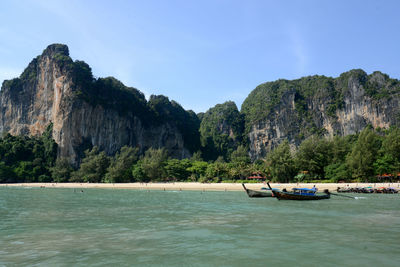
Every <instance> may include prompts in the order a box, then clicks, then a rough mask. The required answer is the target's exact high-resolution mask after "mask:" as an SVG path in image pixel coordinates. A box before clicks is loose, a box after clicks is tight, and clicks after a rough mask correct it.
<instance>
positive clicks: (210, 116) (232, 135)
mask: <svg viewBox="0 0 400 267" xmlns="http://www.w3.org/2000/svg"><path fill="white" fill-rule="evenodd" d="M243 124H244V123H243V117H242V116H241V114H240V113H239V110H238V109H237V106H236V104H235V103H234V102H232V101H227V102H225V103H223V104H218V105H216V106H215V107H213V108H210V109H209V110H208V111H207V112H206V113H204V114H203V115H202V120H201V123H200V130H199V131H200V141H201V146H202V154H203V156H204V157H205V159H207V160H208V159H214V160H215V159H216V158H217V157H218V156H222V157H224V158H225V159H226V160H229V156H230V154H231V153H232V152H233V151H234V150H236V148H237V147H238V145H240V144H241V142H242V137H243Z"/></svg>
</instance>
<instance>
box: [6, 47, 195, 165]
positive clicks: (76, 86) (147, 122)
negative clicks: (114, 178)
mask: <svg viewBox="0 0 400 267" xmlns="http://www.w3.org/2000/svg"><path fill="white" fill-rule="evenodd" d="M164 98H165V97H164ZM165 99H166V100H165V101H166V102H168V103H169V104H171V102H169V100H168V98H165ZM119 100H121V101H119ZM172 104H173V105H172V106H173V111H176V112H178V113H179V114H180V117H179V118H174V116H173V115H169V116H162V115H163V114H161V115H160V114H159V113H156V112H154V110H152V109H151V107H149V105H148V103H147V102H146V100H145V98H144V96H143V94H142V93H140V92H139V91H138V90H136V89H134V88H128V87H125V86H124V85H122V84H121V83H120V82H118V81H116V80H115V79H113V78H106V79H98V80H96V79H94V78H93V76H92V74H91V70H90V68H89V66H88V65H87V64H86V63H84V62H81V61H75V62H73V61H72V60H71V58H70V57H69V51H68V47H67V46H65V45H59V44H54V45H50V46H49V47H47V48H46V49H45V50H44V52H43V54H42V55H40V56H38V57H36V58H35V59H34V60H33V61H32V62H31V63H30V64H29V66H28V67H27V68H26V70H25V71H24V72H23V74H22V75H21V76H20V77H19V78H16V79H13V80H9V81H5V82H4V83H3V86H2V89H1V92H0V107H1V110H0V132H10V133H11V134H14V135H40V134H42V133H43V132H44V130H45V129H46V127H47V126H48V125H49V124H50V123H53V138H54V140H55V141H56V142H57V144H58V145H59V155H60V156H62V157H68V158H70V159H71V161H72V162H74V163H78V161H79V158H80V156H81V155H82V152H83V150H84V149H86V148H88V147H91V146H98V147H100V149H102V150H105V151H106V152H107V153H108V154H114V153H115V152H116V151H117V150H118V149H119V148H120V147H122V146H124V145H129V146H134V147H139V148H140V149H141V151H144V150H145V149H147V148H149V147H155V148H159V147H165V148H166V149H168V151H169V153H170V154H171V155H172V156H174V157H178V158H183V157H188V156H190V153H191V151H190V150H191V149H193V147H191V145H190V144H189V145H188V142H187V139H189V138H190V137H191V135H193V134H194V135H195V134H196V131H197V129H196V131H194V130H193V129H192V128H193V127H197V128H198V125H196V123H199V122H196V119H197V117H193V114H194V113H188V112H186V111H185V110H183V109H182V108H181V107H180V106H179V105H178V104H177V103H175V102H173V103H172ZM168 114H169V113H168ZM194 116H195V115H194ZM182 118H183V119H185V118H189V119H190V120H191V122H192V123H193V124H194V126H193V125H191V127H192V128H190V129H188V127H187V126H185V125H182V123H181V122H180V121H178V120H182Z"/></svg>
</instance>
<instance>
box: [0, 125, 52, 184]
mask: <svg viewBox="0 0 400 267" xmlns="http://www.w3.org/2000/svg"><path fill="white" fill-rule="evenodd" d="M51 133H52V125H49V127H48V128H47V129H46V131H45V132H44V133H43V135H42V136H41V137H28V136H12V135H10V134H6V135H5V136H3V138H0V182H2V183H5V182H50V181H52V177H51V172H50V169H51V168H52V167H53V165H54V163H55V160H56V157H57V144H56V143H55V142H54V140H53V139H52V137H51Z"/></svg>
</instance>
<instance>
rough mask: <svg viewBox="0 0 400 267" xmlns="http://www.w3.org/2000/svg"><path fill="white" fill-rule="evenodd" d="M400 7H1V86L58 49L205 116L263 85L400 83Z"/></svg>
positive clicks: (224, 2) (321, 0)
mask: <svg viewBox="0 0 400 267" xmlns="http://www.w3.org/2000/svg"><path fill="white" fill-rule="evenodd" d="M399 10H400V1H368V0H363V1H351V0H347V1H339V0H335V1H333V0H332V1H328V0H318V1H317V0H316V1H307V0H302V1H289V0H287V1H268V0H264V1H251V0H246V1H228V0H213V1H208V0H201V1H200V0H198V1H191V0H183V1H175V0H168V1H161V0H160V1H152V0H146V1H118V0H113V1H99V0H97V1H85V0H80V1H77V0H68V1H67V0H66V1H56V0H53V1H44V0H36V1H33V0H30V1H29V0H25V1H24V0H21V1H12V0H2V1H1V2H0V36H1V38H0V82H2V81H3V80H4V79H10V78H13V77H17V76H19V74H20V73H21V72H22V71H23V69H24V68H25V67H26V66H27V65H28V63H29V62H30V61H31V60H32V58H34V57H35V56H37V55H39V54H41V52H42V51H43V49H44V48H46V46H47V45H49V44H51V43H64V44H67V45H68V46H69V49H70V55H71V57H72V58H73V59H74V60H76V59H79V60H84V61H86V62H87V63H88V64H89V65H90V66H91V67H92V70H93V74H94V75H95V76H97V77H106V76H114V77H116V78H117V79H119V80H121V81H122V82H123V83H125V84H126V85H128V86H132V87H135V88H137V89H139V90H141V91H142V92H144V93H145V95H146V96H149V95H151V94H163V95H166V96H168V97H169V98H170V99H173V100H176V101H177V102H179V103H180V104H181V105H182V106H183V107H184V108H185V109H192V110H194V111H195V112H204V111H206V110H207V109H208V108H210V107H212V106H214V105H216V104H218V103H223V102H225V101H227V100H232V101H235V102H236V104H237V105H238V107H239V108H240V105H241V104H242V102H243V101H244V99H245V98H246V96H247V95H248V94H249V93H250V92H251V90H253V89H254V88H255V87H256V86H257V85H259V84H260V83H263V82H267V81H273V80H276V79H280V78H284V79H295V78H300V77H302V76H307V75H314V74H320V75H326V76H332V77H337V76H338V75H339V74H340V73H342V72H345V71H348V70H350V69H354V68H362V69H364V70H365V71H366V72H367V73H371V72H373V71H375V70H380V71H382V72H384V73H387V74H389V75H390V76H391V77H393V78H397V79H398V78H400V68H399V62H400V50H399V47H400V34H399V29H400V16H399V15H398V12H399Z"/></svg>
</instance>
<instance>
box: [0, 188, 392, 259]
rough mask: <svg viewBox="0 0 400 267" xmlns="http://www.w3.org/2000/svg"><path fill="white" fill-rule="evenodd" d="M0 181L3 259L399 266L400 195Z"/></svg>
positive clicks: (0, 248) (0, 256) (0, 232)
mask: <svg viewBox="0 0 400 267" xmlns="http://www.w3.org/2000/svg"><path fill="white" fill-rule="evenodd" d="M354 196H362V197H365V198H361V199H358V200H353V199H347V198H340V197H335V196H333V197H332V199H330V200H321V201H310V202H296V201H277V200H276V199H270V198H269V199H250V198H248V197H247V196H246V195H245V193H244V192H200V191H182V192H173V191H150V192H148V191H138V190H114V189H84V192H83V193H81V192H77V191H76V192H74V190H73V189H48V188H11V187H7V188H6V187H3V188H0V266H112V265H113V266H276V265H278V266H293V265H294V266H317V265H318V266H320V265H324V266H400V195H399V194H398V195H354Z"/></svg>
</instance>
